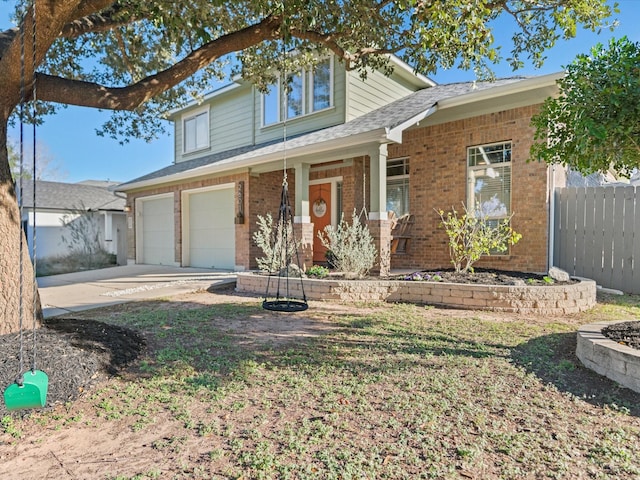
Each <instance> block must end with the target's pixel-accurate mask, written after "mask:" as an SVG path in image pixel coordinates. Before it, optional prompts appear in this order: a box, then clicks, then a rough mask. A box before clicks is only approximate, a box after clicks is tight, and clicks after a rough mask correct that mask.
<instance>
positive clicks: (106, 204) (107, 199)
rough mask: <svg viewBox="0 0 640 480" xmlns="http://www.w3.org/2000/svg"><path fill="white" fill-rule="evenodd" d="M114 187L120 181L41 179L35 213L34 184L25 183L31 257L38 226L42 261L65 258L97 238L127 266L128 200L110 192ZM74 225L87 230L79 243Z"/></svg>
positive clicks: (106, 249)
mask: <svg viewBox="0 0 640 480" xmlns="http://www.w3.org/2000/svg"><path fill="white" fill-rule="evenodd" d="M114 185H117V182H103V181H95V180H87V181H84V182H80V183H62V182H48V181H43V180H37V181H36V198H35V200H36V201H35V204H36V208H35V214H34V208H33V203H34V201H33V182H32V181H23V197H22V198H23V223H24V224H25V232H26V234H27V240H28V242H29V251H30V252H31V255H32V256H33V238H34V235H33V234H34V227H35V234H36V255H37V258H38V259H39V260H40V259H45V258H51V257H58V256H64V255H66V254H68V253H69V250H70V249H74V248H78V249H79V248H83V247H85V246H84V245H79V244H78V242H85V241H89V239H93V238H95V237H97V240H98V245H99V246H100V247H101V248H102V249H103V250H104V251H106V252H108V253H111V254H114V255H116V256H117V259H118V264H126V259H127V256H126V255H127V253H126V252H127V235H126V231H127V218H126V213H125V211H124V208H125V198H124V197H123V196H122V195H119V194H116V193H115V192H113V191H112V190H110V188H111V187H113V186H114ZM81 219H83V220H84V221H83V220H81ZM74 224H75V225H77V226H78V227H77V228H76V229H75V230H80V229H82V230H83V231H82V232H79V233H81V234H80V235H79V237H78V238H76V239H75V240H74V239H73V231H74V227H73V225H74Z"/></svg>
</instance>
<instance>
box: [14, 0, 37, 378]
mask: <svg viewBox="0 0 640 480" xmlns="http://www.w3.org/2000/svg"><path fill="white" fill-rule="evenodd" d="M26 18H27V17H26V16H25V19H26ZM31 22H32V25H33V26H32V34H31V42H32V58H31V64H32V78H31V86H30V87H31V92H32V93H31V96H32V102H31V105H32V110H31V114H32V118H31V123H32V146H31V148H32V171H31V175H32V189H33V191H32V194H33V196H32V210H33V212H32V214H33V222H32V225H33V228H32V239H33V240H32V242H31V245H32V247H31V248H32V264H33V282H32V286H33V290H32V295H33V298H32V300H33V302H32V311H33V319H32V340H33V344H32V349H31V352H32V353H31V355H32V363H31V371H32V372H35V371H36V369H37V350H38V344H37V334H36V331H37V326H38V323H37V321H38V316H37V311H38V310H37V308H38V284H37V280H36V205H37V203H36V190H37V188H36V178H37V174H36V167H37V163H36V156H37V152H36V148H37V147H36V141H37V138H36V130H37V129H36V115H37V106H36V98H37V92H36V64H37V58H36V33H37V32H36V2H35V1H34V2H33V4H32V7H31ZM24 23H25V22H23V28H22V29H21V35H20V112H19V114H20V179H19V182H20V188H19V196H18V208H19V210H20V228H19V229H18V235H19V242H20V243H19V255H20V257H19V258H20V260H19V268H18V276H19V295H20V305H19V309H18V315H19V328H20V377H19V378H20V380H19V381H18V383H19V384H22V375H23V374H22V372H24V363H25V362H24V344H25V341H24V323H25V322H24V317H25V313H24V302H23V301H22V299H23V297H24V275H25V273H24V264H23V255H24V251H25V250H24V242H25V239H26V229H25V227H24V222H23V220H22V219H23V218H24V200H25V199H24V177H25V173H26V169H25V167H24V165H25V148H24V145H25V143H26V142H25V133H24V123H25V117H26V112H25V110H26V109H25V104H26V103H27V98H26V97H27V93H26V90H27V88H26V87H27V85H26V81H25V77H26V72H25V70H26V67H25V66H26V53H25V32H24ZM27 223H28V222H27Z"/></svg>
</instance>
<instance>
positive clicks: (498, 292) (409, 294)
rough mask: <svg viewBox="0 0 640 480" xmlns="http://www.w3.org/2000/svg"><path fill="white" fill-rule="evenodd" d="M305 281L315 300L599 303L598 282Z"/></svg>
mask: <svg viewBox="0 0 640 480" xmlns="http://www.w3.org/2000/svg"><path fill="white" fill-rule="evenodd" d="M267 278H268V277H266V276H264V275H256V274H253V273H238V280H237V287H236V289H237V290H238V291H239V292H250V293H259V294H262V295H264V294H265V290H266V287H267ZM303 282H304V283H303V285H304V292H305V295H306V297H307V299H309V300H337V301H386V302H407V303H420V304H429V305H442V306H448V307H455V308H463V309H477V310H492V311H504V312H515V313H538V314H545V315H547V314H568V313H577V312H581V311H584V310H588V309H590V308H592V307H594V306H595V305H596V283H595V282H594V281H592V280H581V281H580V282H579V283H575V284H571V285H552V286H503V285H467V284H460V283H444V282H442V283H441V282H412V281H401V280H384V279H381V280H341V279H336V280H327V279H323V280H316V279H310V278H305V279H304V280H303ZM289 287H290V295H291V296H292V297H294V298H301V297H302V293H301V285H300V282H299V281H298V279H294V281H292V279H289ZM269 290H270V292H269V294H270V295H275V293H276V290H277V277H272V279H271V281H270V283H269ZM283 293H284V286H281V287H280V295H281V296H282V295H283Z"/></svg>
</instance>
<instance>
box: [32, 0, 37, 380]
mask: <svg viewBox="0 0 640 480" xmlns="http://www.w3.org/2000/svg"><path fill="white" fill-rule="evenodd" d="M31 22H32V24H33V29H32V37H31V41H32V44H33V47H32V50H31V51H32V56H31V62H32V64H31V66H32V80H31V89H32V94H31V97H32V101H31V106H32V119H31V122H32V123H31V124H32V132H33V134H32V137H33V144H32V149H33V158H32V166H33V167H32V170H33V173H32V174H33V198H32V201H33V203H32V204H31V205H32V210H33V228H32V241H31V245H32V251H33V281H32V286H33V291H32V294H33V299H32V300H33V304H32V310H33V319H32V320H33V322H32V323H33V324H32V330H33V346H32V364H31V371H32V372H35V371H36V365H37V352H38V343H37V334H36V330H37V326H38V315H37V312H38V283H37V278H36V271H37V268H36V267H37V258H38V256H37V254H36V244H37V242H36V233H37V231H38V229H37V228H36V205H37V203H36V190H37V188H36V185H37V182H36V179H37V176H38V172H37V170H36V158H37V152H36V148H37V147H36V130H37V129H36V123H37V122H36V116H37V114H38V107H37V100H38V96H37V91H36V65H37V55H36V46H37V43H36V40H37V39H36V1H35V0H33V7H32V9H31Z"/></svg>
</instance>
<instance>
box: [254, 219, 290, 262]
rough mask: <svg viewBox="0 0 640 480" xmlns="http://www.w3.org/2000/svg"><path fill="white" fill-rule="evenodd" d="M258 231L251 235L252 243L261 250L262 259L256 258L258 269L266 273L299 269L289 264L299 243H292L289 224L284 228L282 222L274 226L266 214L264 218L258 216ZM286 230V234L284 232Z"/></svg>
mask: <svg viewBox="0 0 640 480" xmlns="http://www.w3.org/2000/svg"><path fill="white" fill-rule="evenodd" d="M257 224H258V231H257V232H254V234H253V241H254V242H255V244H256V245H257V246H258V247H259V248H260V249H261V250H262V254H263V255H264V257H262V258H256V262H257V263H258V268H259V269H260V270H261V271H263V272H267V273H277V272H279V271H281V270H282V269H284V268H287V266H289V267H293V268H299V266H298V265H296V264H294V263H292V262H291V260H292V259H293V258H294V257H295V255H296V252H297V251H298V249H299V248H300V242H297V241H294V237H293V227H292V226H291V224H290V223H289V224H288V225H287V226H286V228H285V227H284V226H283V224H282V222H278V225H274V222H273V217H272V216H271V214H270V213H267V215H266V216H265V217H263V216H261V215H258V221H257ZM285 230H286V232H285ZM285 242H286V243H287V245H286V252H284V248H283V247H284V243H285Z"/></svg>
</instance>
